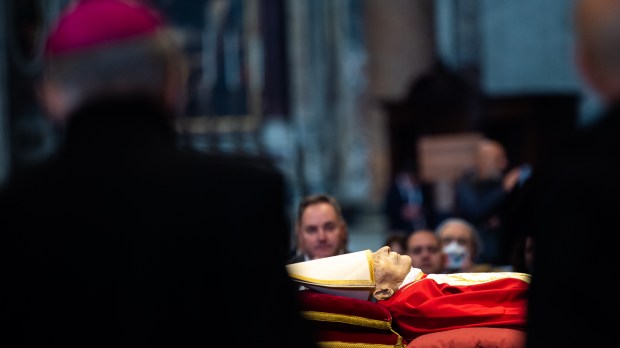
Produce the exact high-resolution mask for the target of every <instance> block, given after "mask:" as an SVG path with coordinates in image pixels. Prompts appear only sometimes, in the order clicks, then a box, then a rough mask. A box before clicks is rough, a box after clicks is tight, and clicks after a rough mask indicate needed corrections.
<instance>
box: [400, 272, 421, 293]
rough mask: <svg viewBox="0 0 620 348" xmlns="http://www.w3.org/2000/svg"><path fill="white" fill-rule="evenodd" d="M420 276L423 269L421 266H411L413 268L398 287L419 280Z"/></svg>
mask: <svg viewBox="0 0 620 348" xmlns="http://www.w3.org/2000/svg"><path fill="white" fill-rule="evenodd" d="M420 276H422V270H421V269H419V268H415V267H411V270H410V271H409V273H407V276H406V277H405V279H404V280H403V282H402V283H401V284H400V285H399V286H398V288H399V289H400V288H402V287H403V286H405V285H407V284H409V283H411V282H414V281H416V280H418V279H419V278H420Z"/></svg>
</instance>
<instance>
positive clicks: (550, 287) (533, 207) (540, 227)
mask: <svg viewBox="0 0 620 348" xmlns="http://www.w3.org/2000/svg"><path fill="white" fill-rule="evenodd" d="M574 5H575V7H574V25H575V46H574V47H575V51H574V53H575V62H576V68H577V71H578V72H579V73H580V75H581V77H582V78H583V81H584V82H585V83H586V84H587V85H588V86H589V87H590V89H591V90H592V91H594V92H595V93H596V94H597V95H598V97H599V99H600V100H601V101H602V102H603V104H604V109H603V114H602V115H601V117H599V118H598V119H597V121H596V123H594V124H592V125H590V126H589V127H588V128H587V129H580V130H579V131H578V133H577V134H576V135H575V137H574V139H572V141H571V142H570V143H569V144H568V145H567V146H565V147H564V148H563V151H562V153H561V154H559V155H558V158H554V159H553V160H551V161H547V162H546V163H545V166H543V167H541V168H540V170H537V171H534V173H533V175H532V177H531V180H532V182H531V191H530V192H531V195H529V197H528V198H527V199H526V201H525V204H524V207H528V208H529V209H527V210H526V213H525V215H524V217H523V218H524V219H526V221H529V222H530V223H529V224H528V226H530V228H531V232H532V233H533V235H534V242H535V243H536V251H535V252H536V257H535V258H534V271H533V274H532V284H531V285H532V286H531V288H530V291H531V293H530V300H529V328H528V343H527V346H528V348H537V347H603V346H607V345H609V344H610V342H617V337H618V336H617V332H616V331H615V330H614V325H610V324H611V322H612V321H613V320H614V319H615V318H617V315H618V313H620V297H618V296H617V295H616V294H614V293H613V292H609V291H608V289H606V288H602V287H601V285H602V284H603V282H604V281H611V279H613V277H614V275H615V274H616V272H617V270H618V266H617V265H618V261H617V255H618V248H617V244H616V243H614V242H612V239H610V238H612V236H613V235H614V234H615V231H614V230H615V228H614V229H610V227H609V226H616V224H617V215H618V208H617V206H618V204H617V202H618V198H619V197H620V184H619V180H620V141H619V140H618V139H619V138H620V1H618V0H578V1H576V2H575V4H574ZM526 217H527V218H526ZM584 276H585V278H584ZM577 279H579V280H578V281H576V280H577ZM609 290H611V289H609Z"/></svg>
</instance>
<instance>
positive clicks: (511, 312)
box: [377, 274, 529, 342]
mask: <svg viewBox="0 0 620 348" xmlns="http://www.w3.org/2000/svg"><path fill="white" fill-rule="evenodd" d="M445 276H447V277H450V276H456V274H455V275H445ZM455 283H456V284H459V285H450V284H455ZM463 284H466V285H463ZM528 286H529V282H527V281H524V280H522V279H517V278H501V279H496V280H491V281H482V282H478V281H477V280H476V281H473V282H471V283H467V281H465V282H463V281H457V282H449V283H442V282H441V281H440V282H438V281H436V280H434V279H430V278H427V277H426V276H424V278H423V279H420V280H417V281H415V282H412V283H409V284H407V285H405V286H403V287H402V288H400V289H399V290H398V291H397V292H396V293H394V295H393V296H392V297H391V298H389V299H387V300H384V301H378V302H377V303H378V304H380V305H382V306H385V307H386V308H387V309H388V310H389V311H390V313H391V314H392V318H393V324H394V326H395V330H396V331H397V332H398V333H400V334H401V335H402V336H403V337H404V338H405V339H406V340H407V342H410V341H412V340H413V339H415V338H416V337H418V336H420V335H422V334H426V333H431V332H438V331H444V330H449V329H456V328H465V327H496V328H511V329H519V330H525V324H526V308H527V290H528Z"/></svg>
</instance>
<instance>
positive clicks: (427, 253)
mask: <svg viewBox="0 0 620 348" xmlns="http://www.w3.org/2000/svg"><path fill="white" fill-rule="evenodd" d="M406 245H407V247H406V254H407V255H409V257H411V262H412V265H413V267H416V268H419V269H421V270H422V272H424V273H426V274H431V273H443V271H444V266H445V263H446V254H444V252H443V250H442V245H441V240H440V239H439V237H438V236H437V235H436V234H435V233H434V232H433V231H431V230H417V231H413V233H411V234H410V235H409V237H408V238H407V244H406Z"/></svg>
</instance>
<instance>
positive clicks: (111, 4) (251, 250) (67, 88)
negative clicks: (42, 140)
mask: <svg viewBox="0 0 620 348" xmlns="http://www.w3.org/2000/svg"><path fill="white" fill-rule="evenodd" d="M71 4H72V5H70V6H69V7H68V8H66V9H65V11H64V12H63V13H62V14H61V17H60V19H59V21H58V22H57V23H56V25H55V26H54V27H53V28H52V31H51V34H50V36H49V37H48V40H47V45H46V50H45V56H44V71H43V74H42V79H41V85H40V88H41V89H40V96H41V102H42V105H43V106H44V107H45V110H46V111H47V116H49V117H50V118H51V119H52V120H53V121H54V123H55V125H56V126H57V127H58V129H59V131H61V132H62V134H63V139H62V143H61V145H60V147H59V149H58V152H57V153H56V154H55V155H54V156H53V157H51V158H49V160H48V161H45V162H44V163H41V164H40V165H37V166H34V167H32V168H30V169H28V170H27V171H24V172H20V173H19V175H16V174H13V175H12V177H11V178H10V180H9V182H8V183H7V185H6V186H4V187H3V191H2V195H1V196H0V210H1V211H2V215H1V217H0V221H1V227H2V235H1V236H2V239H1V240H0V248H2V250H0V255H2V260H1V262H0V265H1V266H0V267H2V269H1V270H0V273H2V275H3V284H2V287H1V288H2V290H0V299H1V300H0V301H1V302H0V308H1V314H0V325H1V326H2V328H3V330H2V334H1V335H0V345H1V346H3V347H25V346H28V347H34V346H37V347H52V346H54V347H56V346H60V347H73V346H76V347H77V346H80V347H93V346H105V347H112V346H113V347H133V346H140V347H153V346H168V347H171V346H185V347H188V346H200V347H207V346H210V345H212V344H213V342H214V341H221V340H226V341H227V342H231V343H232V344H233V345H249V346H278V347H293V346H295V347H300V346H304V347H305V346H307V347H312V346H314V344H313V339H312V338H313V336H312V333H311V332H310V331H309V329H308V328H307V327H306V323H305V320H304V319H303V318H302V317H301V314H300V313H299V311H298V303H297V298H296V295H297V292H296V288H295V287H294V285H293V283H292V282H291V281H290V279H289V277H288V274H287V273H286V271H285V268H284V264H285V261H286V257H287V253H288V248H289V245H290V240H289V239H290V237H289V221H288V217H287V212H286V201H285V200H286V196H285V192H286V187H285V181H284V178H283V176H282V174H281V173H280V172H279V171H278V170H277V169H276V167H274V165H273V164H272V163H271V162H270V161H268V160H266V159H263V158H257V157H248V156H241V155H207V154H204V153H199V152H196V151H192V150H187V149H181V148H179V147H178V146H177V142H176V138H175V133H174V129H173V127H172V122H173V120H174V119H175V117H177V116H179V115H180V114H181V110H182V109H183V105H184V102H185V86H186V78H187V71H186V65H185V57H184V55H183V53H182V50H181V48H180V45H179V44H178V42H177V41H176V38H175V37H174V36H173V35H172V33H171V32H170V31H169V28H168V27H167V23H166V20H165V18H163V17H162V16H161V15H160V14H158V13H157V12H154V11H152V9H151V8H149V7H146V5H144V4H143V3H142V2H140V1H132V2H128V1H122V0H89V1H86V0H85V1H79V2H75V3H73V2H72V3H71ZM231 238H239V239H240V240H243V243H244V245H246V246H248V247H247V248H244V249H243V250H242V251H239V250H238V249H237V248H234V249H230V241H231ZM248 260H251V263H248ZM249 266H251V267H253V268H254V270H253V271H251V272H248V267H249Z"/></svg>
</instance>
